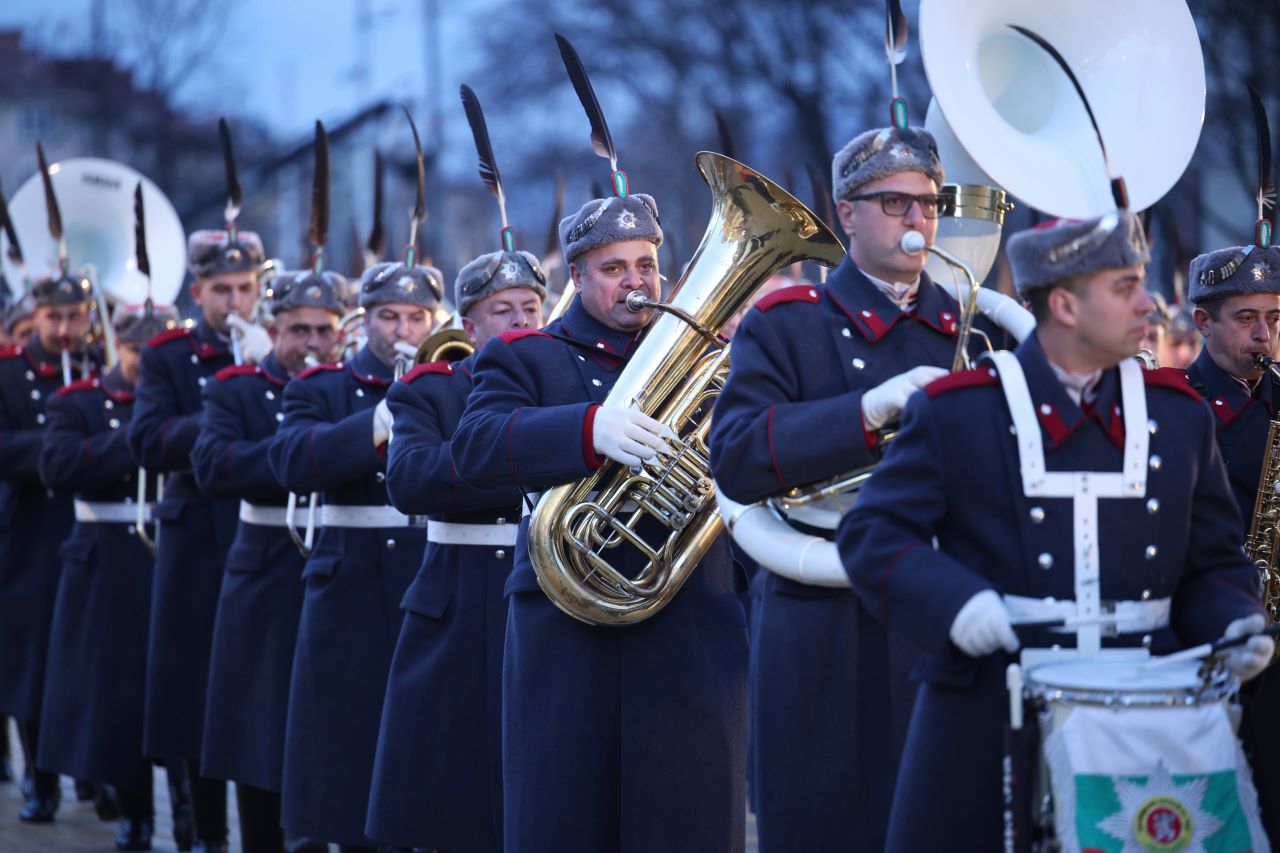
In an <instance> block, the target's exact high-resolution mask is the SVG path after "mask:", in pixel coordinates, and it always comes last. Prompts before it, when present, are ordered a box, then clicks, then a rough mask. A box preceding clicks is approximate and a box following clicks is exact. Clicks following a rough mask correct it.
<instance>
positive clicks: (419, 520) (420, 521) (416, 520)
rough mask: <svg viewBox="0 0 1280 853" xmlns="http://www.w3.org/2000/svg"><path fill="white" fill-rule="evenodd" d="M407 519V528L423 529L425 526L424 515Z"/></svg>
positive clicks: (425, 519) (425, 517)
mask: <svg viewBox="0 0 1280 853" xmlns="http://www.w3.org/2000/svg"><path fill="white" fill-rule="evenodd" d="M408 519H409V527H416V528H423V527H426V526H427V516H425V515H410V516H408Z"/></svg>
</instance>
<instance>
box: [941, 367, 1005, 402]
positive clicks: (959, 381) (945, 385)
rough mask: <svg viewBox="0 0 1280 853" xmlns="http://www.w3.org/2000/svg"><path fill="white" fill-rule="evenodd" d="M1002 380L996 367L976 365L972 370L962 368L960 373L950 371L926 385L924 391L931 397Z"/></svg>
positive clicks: (995, 383)
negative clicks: (997, 373)
mask: <svg viewBox="0 0 1280 853" xmlns="http://www.w3.org/2000/svg"><path fill="white" fill-rule="evenodd" d="M999 382H1000V378H999V376H997V375H996V369H995V368H994V367H975V368H974V369H972V370H961V371H960V372H959V373H948V374H947V375H946V376H943V377H941V378H939V379H935V380H933V381H932V382H930V383H929V384H928V385H926V386H924V393H926V394H928V395H929V396H930V397H936V396H938V395H939V394H945V393H947V392H948V391H955V390H957V389H960V388H977V387H979V386H981V385H997V384H999Z"/></svg>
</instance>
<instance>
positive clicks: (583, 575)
mask: <svg viewBox="0 0 1280 853" xmlns="http://www.w3.org/2000/svg"><path fill="white" fill-rule="evenodd" d="M696 162H697V165H698V169H699V171H700V172H701V173H702V177H703V179H704V180H706V182H707V184H708V185H709V186H710V188H711V194H712V205H713V210H712V214H711V221H710V223H708V225H707V230H706V232H705V233H704V234H703V237H702V242H701V244H699V246H698V250H697V252H696V253H695V254H694V257H693V260H692V261H691V262H690V264H689V267H688V269H687V270H686V271H685V274H684V276H683V277H682V278H681V280H680V282H679V283H678V284H677V285H676V288H675V295H674V296H673V297H672V298H671V304H666V303H656V302H652V301H649V300H647V299H645V298H644V297H643V295H642V294H639V293H633V294H631V297H637V299H636V300H635V301H634V304H633V299H632V298H630V297H629V298H628V300H627V303H628V307H630V308H632V310H644V309H645V308H656V309H658V310H659V311H661V312H663V316H661V317H659V318H658V319H657V320H656V321H655V322H654V323H653V324H652V325H651V327H650V329H649V331H648V333H647V334H646V335H645V338H644V340H643V342H641V344H640V346H639V347H637V349H636V351H635V353H634V354H633V355H632V356H631V358H630V359H629V360H628V362H627V366H626V367H625V368H623V371H622V373H621V374H620V375H619V376H618V381H617V383H616V384H615V385H614V387H613V389H612V390H611V391H610V392H609V395H608V397H606V398H605V402H604V406H606V407H619V408H630V407H632V406H637V407H639V409H640V410H641V411H643V412H644V413H645V414H647V415H649V416H650V417H652V418H654V419H656V420H657V421H659V422H661V423H662V424H664V425H665V426H667V427H669V428H670V429H671V431H672V432H674V433H675V435H676V436H677V437H678V438H677V439H676V440H674V441H672V442H671V444H672V445H673V446H674V447H675V448H676V449H677V453H676V455H675V456H674V458H671V457H662V456H657V457H654V458H653V459H651V460H649V461H648V462H645V463H644V464H643V465H642V466H640V467H638V468H634V469H629V468H627V467H626V466H623V465H619V464H617V463H610V464H608V465H605V466H604V467H603V468H601V469H600V470H599V471H598V472H596V473H595V474H593V475H592V476H590V477H588V478H586V479H584V480H579V481H577V482H574V483H569V484H566V485H561V486H556V487H555V488H552V489H549V490H547V491H546V492H545V493H544V494H543V495H542V496H541V497H540V498H539V499H538V503H537V505H536V506H535V507H534V510H533V515H532V517H531V518H530V520H529V534H528V539H529V556H530V560H531V561H532V563H533V568H534V571H535V572H536V573H537V576H538V582H539V584H540V585H541V587H542V589H543V591H544V592H545V593H546V594H547V597H548V598H550V599H551V601H552V602H554V603H555V604H556V606H557V607H559V608H560V609H561V610H563V611H564V612H565V613H568V614H569V615H570V616H573V617H574V618H576V619H579V620H581V621H583V622H586V623H587V624H590V625H627V624H632V623H635V622H639V621H642V620H644V619H647V618H649V617H650V616H652V615H653V614H654V613H657V612H658V611H659V610H660V609H662V608H663V607H664V606H666V604H667V602H669V601H670V600H671V599H672V598H673V597H674V596H675V594H676V592H678V591H679V589H680V587H681V586H682V585H683V584H684V582H685V581H686V580H687V579H688V577H689V574H690V573H691V572H692V571H693V569H694V568H695V567H696V566H697V565H698V563H699V561H700V560H701V559H702V557H703V555H705V554H706V552H707V550H708V549H709V548H710V547H711V545H712V544H713V543H714V542H715V540H716V538H717V537H718V536H719V535H720V532H721V530H722V529H723V526H724V524H723V522H722V521H721V518H720V514H719V513H718V512H717V511H716V499H715V487H714V485H713V483H712V479H711V471H710V466H709V464H708V459H707V457H708V452H707V445H706V436H707V431H708V429H709V427H710V424H711V406H712V404H713V403H714V402H715V398H716V396H717V395H718V394H719V392H720V388H721V387H722V386H723V384H724V380H725V377H726V376H727V375H728V370H729V347H728V345H727V344H725V343H724V341H723V339H720V338H718V336H717V335H716V332H718V331H719V329H720V327H721V326H723V325H724V323H725V322H727V321H728V320H729V318H730V317H732V316H733V315H734V314H735V313H736V312H737V311H738V309H739V308H741V307H742V305H743V304H744V303H745V302H746V300H747V299H748V298H750V296H751V295H752V293H754V292H755V291H756V289H757V288H758V287H759V286H760V284H761V283H762V282H764V280H765V279H767V278H768V277H769V276H770V275H772V274H773V273H774V272H776V271H777V270H780V269H782V268H783V267H786V266H788V265H790V264H793V263H795V262H796V261H801V260H814V261H817V262H818V263H820V264H823V265H824V266H835V265H836V264H838V263H839V262H840V260H841V259H842V258H843V257H844V247H843V246H842V245H841V244H840V241H839V239H837V237H836V236H835V235H834V234H833V233H831V230H830V229H829V228H827V226H825V225H823V224H822V221H821V220H820V219H818V217H817V216H815V215H814V214H813V212H812V211H810V210H809V209H808V208H807V207H805V206H804V205H803V204H801V203H800V202H799V201H797V200H796V199H795V198H793V197H792V196H791V195H790V194H789V193H787V192H786V191H785V190H783V189H782V188H781V187H780V186H778V185H777V184H775V183H773V182H772V181H770V180H769V179H768V178H766V177H764V176H763V175H761V174H759V173H757V172H755V171H754V170H752V169H750V168H748V167H747V166H744V165H742V164H741V163H739V162H737V161H736V160H732V159H730V158H728V157H725V156H723V155H720V154H713V153H710V152H707V151H703V152H702V153H700V154H698V156H697V160H696ZM709 345H710V346H709ZM651 519H652V520H656V521H657V522H659V524H660V529H661V530H662V531H664V534H665V535H664V538H662V539H661V540H659V541H653V540H651V539H647V538H646V534H645V533H644V532H642V531H641V530H640V529H639V528H640V525H641V523H642V522H646V521H648V520H651ZM645 527H647V528H649V529H652V526H651V525H648V524H646V525H645ZM628 551H630V552H633V553H634V552H638V553H639V554H640V555H641V556H642V558H643V560H644V566H643V567H642V568H641V570H640V571H639V572H638V573H637V574H635V575H634V576H631V577H628V576H627V575H624V574H623V573H622V572H620V571H619V570H618V569H617V568H616V567H615V566H616V565H617V564H620V562H621V557H622V556H623V555H624V554H626V553H627V552H628ZM615 555H616V556H615Z"/></svg>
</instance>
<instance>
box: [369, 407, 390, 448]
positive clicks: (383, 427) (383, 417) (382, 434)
mask: <svg viewBox="0 0 1280 853" xmlns="http://www.w3.org/2000/svg"><path fill="white" fill-rule="evenodd" d="M390 440H391V409H390V408H389V407H388V406H387V401H386V400H383V401H381V402H380V403H378V405H377V406H376V407H375V408H374V410H373V446H374V447H377V446H378V445H380V444H385V443H386V442H388V441H390Z"/></svg>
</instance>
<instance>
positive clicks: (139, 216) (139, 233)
mask: <svg viewBox="0 0 1280 853" xmlns="http://www.w3.org/2000/svg"><path fill="white" fill-rule="evenodd" d="M133 256H134V258H135V259H136V260H137V262H138V272H140V273H142V274H143V275H145V276H146V277H147V291H148V297H149V296H150V291H151V256H150V255H148V254H147V214H146V211H145V210H144V209H143V206H142V181H138V185H137V186H136V187H134V189H133Z"/></svg>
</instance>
